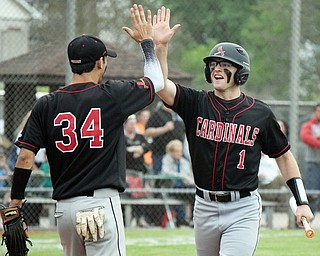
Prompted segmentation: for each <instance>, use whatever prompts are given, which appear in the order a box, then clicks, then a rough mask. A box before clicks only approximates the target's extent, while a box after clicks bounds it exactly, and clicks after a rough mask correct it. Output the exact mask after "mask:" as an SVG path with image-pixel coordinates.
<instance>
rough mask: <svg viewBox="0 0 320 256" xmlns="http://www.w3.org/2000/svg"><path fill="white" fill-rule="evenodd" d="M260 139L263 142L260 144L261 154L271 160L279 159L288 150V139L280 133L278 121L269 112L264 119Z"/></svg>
mask: <svg viewBox="0 0 320 256" xmlns="http://www.w3.org/2000/svg"><path fill="white" fill-rule="evenodd" d="M261 137H262V140H263V141H264V143H262V152H263V153H264V154H266V155H268V156H269V157H271V158H277V157H280V156H281V155H283V154H284V153H286V152H287V151H288V150H289V149H290V144H289V142H288V139H287V137H286V136H285V135H284V134H283V132H282V131H281V129H280V126H279V124H278V121H277V119H276V117H275V115H274V114H273V112H272V111H271V110H270V111H269V115H268V117H267V118H266V121H265V124H264V129H263V131H262V133H261Z"/></svg>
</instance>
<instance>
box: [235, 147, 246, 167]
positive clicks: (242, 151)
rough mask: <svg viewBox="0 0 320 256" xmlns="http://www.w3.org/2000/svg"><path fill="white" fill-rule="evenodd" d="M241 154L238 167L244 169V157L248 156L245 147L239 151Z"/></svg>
mask: <svg viewBox="0 0 320 256" xmlns="http://www.w3.org/2000/svg"><path fill="white" fill-rule="evenodd" d="M239 156H240V158H239V163H238V165H237V168H238V169H244V158H245V157H246V150H245V149H243V150H241V151H240V153H239Z"/></svg>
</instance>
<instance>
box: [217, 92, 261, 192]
mask: <svg viewBox="0 0 320 256" xmlns="http://www.w3.org/2000/svg"><path fill="white" fill-rule="evenodd" d="M245 98H246V95H244V97H243V100H242V101H241V102H240V103H239V104H241V103H242V102H243V101H244V100H245ZM254 103H255V99H252V104H251V105H250V106H249V107H247V108H246V109H243V110H241V111H240V112H238V113H236V114H235V115H234V117H233V119H232V123H234V120H235V119H236V117H237V116H238V115H240V114H242V113H243V112H245V111H247V110H249V109H250V108H252V107H253V105H254ZM239 104H237V106H238V105H239ZM230 109H231V108H230ZM230 144H231V143H230V142H229V143H228V147H227V151H226V156H225V159H224V164H223V166H224V167H223V170H222V181H221V187H222V190H224V177H225V172H226V167H227V158H228V153H229V149H230Z"/></svg>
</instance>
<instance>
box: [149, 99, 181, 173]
mask: <svg viewBox="0 0 320 256" xmlns="http://www.w3.org/2000/svg"><path fill="white" fill-rule="evenodd" d="M145 136H146V137H151V138H152V139H153V142H152V144H151V151H152V163H153V173H154V174H159V173H160V172H161V165H162V158H163V156H164V155H165V153H166V145H167V144H168V143H169V141H171V140H174V139H179V140H180V141H181V142H183V141H184V136H185V129H184V124H183V122H182V119H181V118H180V117H179V116H178V115H177V114H176V113H175V112H173V111H172V110H171V109H169V108H167V107H165V105H164V104H163V102H162V101H160V102H159V103H158V105H157V107H156V110H155V112H154V113H153V114H152V115H151V116H150V119H149V121H148V123H147V127H146V131H145Z"/></svg>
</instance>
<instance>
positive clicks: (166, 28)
mask: <svg viewBox="0 0 320 256" xmlns="http://www.w3.org/2000/svg"><path fill="white" fill-rule="evenodd" d="M180 26H181V25H180V24H176V25H174V26H173V27H172V28H170V9H169V8H166V7H164V6H162V7H161V8H160V9H158V12H157V14H156V15H154V16H153V30H154V39H153V40H154V43H155V45H160V44H167V43H169V41H170V40H171V38H172V37H173V35H174V34H175V33H176V31H177V30H178V29H179V28H180Z"/></svg>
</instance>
